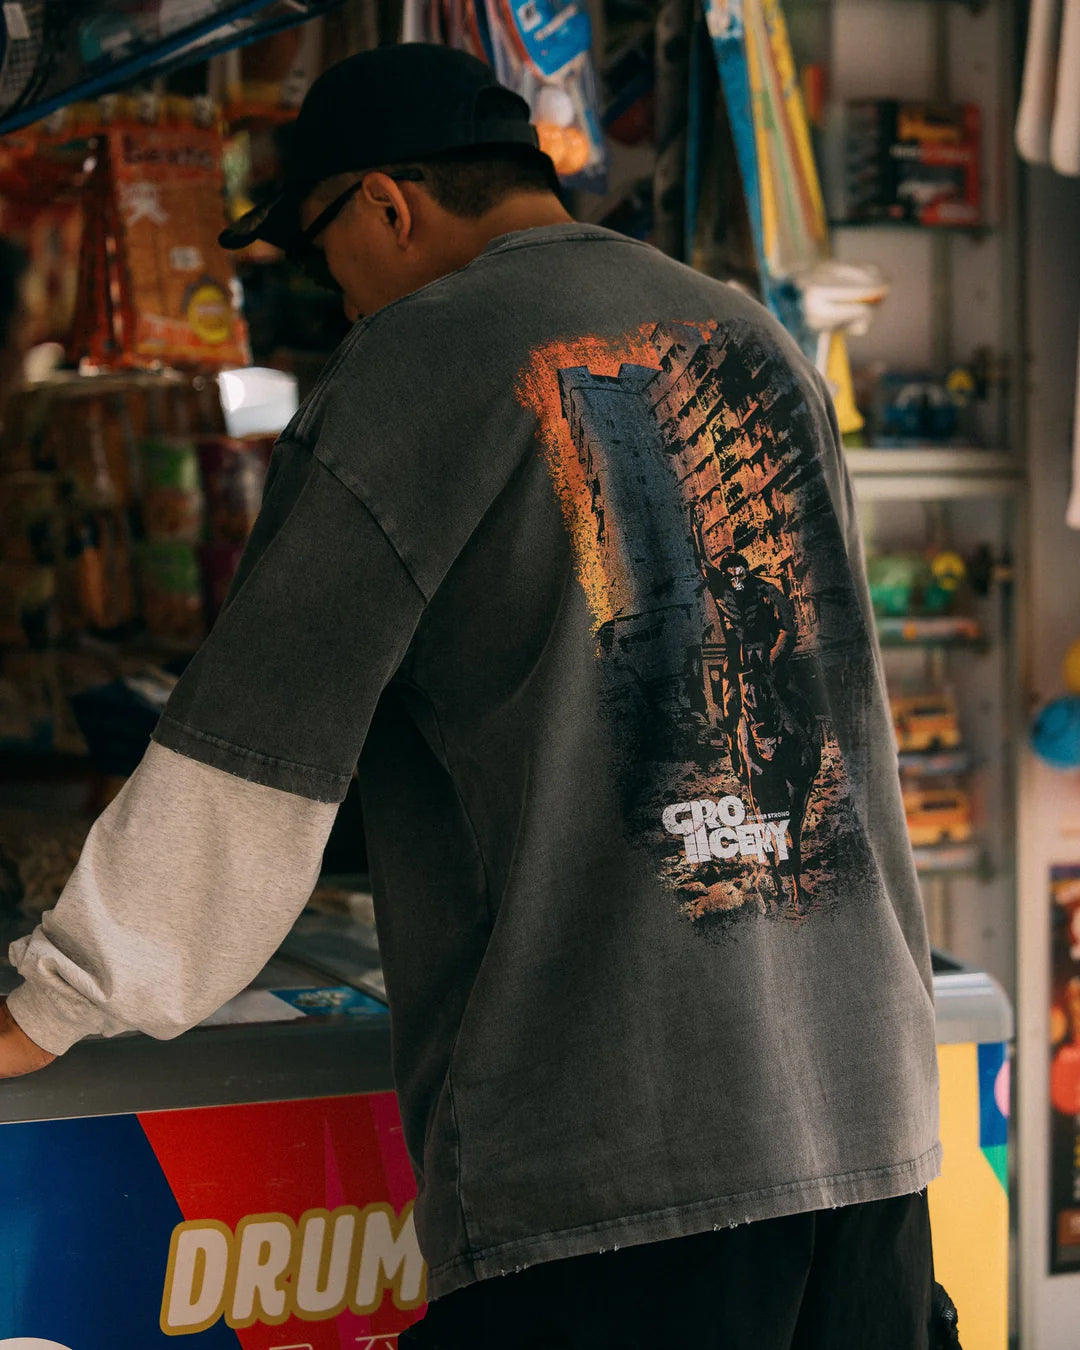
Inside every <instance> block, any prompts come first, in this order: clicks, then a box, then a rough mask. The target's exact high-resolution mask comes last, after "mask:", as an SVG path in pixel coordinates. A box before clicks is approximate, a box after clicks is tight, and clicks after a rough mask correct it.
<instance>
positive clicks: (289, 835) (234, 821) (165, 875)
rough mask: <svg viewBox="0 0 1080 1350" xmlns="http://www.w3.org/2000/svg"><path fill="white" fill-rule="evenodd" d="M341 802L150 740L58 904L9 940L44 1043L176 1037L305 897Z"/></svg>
mask: <svg viewBox="0 0 1080 1350" xmlns="http://www.w3.org/2000/svg"><path fill="white" fill-rule="evenodd" d="M336 814H337V808H336V807H335V806H331V805H328V804H326V803H322V802H314V801H309V800H307V799H306V798H304V797H300V796H296V795H295V794H293V793H290V792H282V791H280V790H279V789H277V788H271V787H261V786H259V785H258V784H255V783H249V782H245V781H244V780H243V779H242V778H237V777H236V776H234V775H233V774H228V773H223V772H222V771H221V770H220V769H215V768H212V767H210V766H209V765H207V764H202V763H200V762H198V761H197V760H194V759H190V758H188V757H187V756H184V755H178V754H176V753H175V752H174V751H172V750H166V749H165V748H164V747H163V746H160V745H153V744H152V745H150V747H149V748H148V750H147V752H146V754H145V756H144V757H143V759H142V762H141V763H140V764H139V766H138V768H137V769H136V770H135V772H134V774H132V776H131V778H129V779H128V781H127V782H126V783H125V784H124V786H123V788H122V789H121V791H120V793H119V795H118V796H117V797H116V798H115V800H114V801H113V802H112V803H110V805H109V806H108V807H107V808H106V810H105V811H104V812H103V813H102V815H101V816H100V817H99V818H98V819H97V821H95V823H94V827H93V829H92V830H91V831H90V835H89V837H88V839H87V841H86V845H85V847H84V848H83V851H82V854H81V856H80V858H79V862H78V866H77V867H76V868H75V871H74V873H73V874H72V876H71V879H70V880H69V881H68V884H67V886H65V888H64V892H63V894H62V895H61V896H60V899H59V901H58V902H57V904H56V907H55V908H54V909H52V910H50V911H49V912H48V913H47V914H46V915H45V916H44V918H43V920H42V922H41V924H40V925H39V926H38V927H37V928H36V929H35V930H34V932H33V933H32V934H31V935H30V936H29V937H25V938H21V939H20V940H19V941H18V942H15V943H13V944H12V946H11V951H10V955H11V961H12V964H13V965H14V966H15V967H16V969H17V970H18V972H19V974H20V975H21V976H22V977H23V979H24V980H25V983H24V984H22V985H20V986H19V987H18V988H17V989H16V990H15V991H14V992H13V993H12V994H11V997H10V998H9V999H8V1005H9V1007H10V1009H11V1013H12V1015H13V1017H14V1018H15V1020H16V1021H17V1022H18V1023H19V1025H20V1026H21V1027H22V1029H23V1030H24V1031H25V1032H26V1034H27V1035H28V1036H29V1037H30V1039H31V1040H33V1041H35V1042H36V1043H37V1044H38V1045H40V1046H41V1047H42V1048H43V1049H45V1050H48V1051H50V1052H51V1053H52V1054H54V1055H59V1054H63V1052H64V1051H65V1050H67V1049H68V1048H69V1047H70V1046H71V1045H72V1044H73V1043H74V1042H75V1041H77V1040H79V1038H80V1037H82V1036H86V1035H90V1034H98V1035H105V1036H113V1035H116V1034H117V1033H119V1032H122V1031H131V1030H133V1029H138V1030H140V1031H146V1032H149V1034H150V1035H152V1036H159V1037H171V1036H178V1035H179V1034H180V1033H181V1032H182V1031H186V1030H187V1029H188V1028H189V1027H192V1026H194V1025H195V1024H196V1023H197V1022H201V1021H202V1019H203V1018H204V1017H207V1016H209V1014H210V1013H212V1012H213V1011H214V1010H215V1009H216V1008H218V1007H220V1006H221V1004H223V1003H225V1002H226V1001H227V1000H228V999H230V998H232V996H233V995H234V994H236V993H238V992H239V991H240V990H241V989H243V988H244V986H245V985H246V984H248V983H249V982H250V981H251V979H252V978H253V976H254V975H256V974H257V973H258V971H259V970H260V969H261V968H262V966H263V965H265V963H266V962H267V961H268V960H269V959H270V957H271V956H272V955H273V954H274V952H275V951H276V950H277V949H278V947H279V946H280V945H281V941H282V939H283V938H284V937H285V935H286V933H288V931H289V929H290V928H291V927H292V925H293V923H294V921H295V919H296V916H297V914H299V912H300V911H301V910H302V909H303V907H304V905H305V904H306V903H307V900H308V897H309V896H310V895H311V891H312V888H313V887H314V885H315V881H316V879H317V877H318V872H319V863H320V861H321V860H322V853H323V849H324V848H325V847H326V840H327V838H328V836H329V834H330V828H331V826H332V825H333V823H334V817H335V816H336Z"/></svg>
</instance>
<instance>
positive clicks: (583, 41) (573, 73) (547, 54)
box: [474, 0, 608, 192]
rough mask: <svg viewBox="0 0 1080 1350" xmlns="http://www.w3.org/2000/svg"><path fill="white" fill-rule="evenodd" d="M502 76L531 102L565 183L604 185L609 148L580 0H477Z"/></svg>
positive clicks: (587, 186)
mask: <svg viewBox="0 0 1080 1350" xmlns="http://www.w3.org/2000/svg"><path fill="white" fill-rule="evenodd" d="M474 2H475V4H476V7H477V11H478V12H479V11H480V10H481V9H482V10H483V20H484V21H486V22H482V24H481V26H482V27H486V29H487V36H488V38H489V41H490V45H491V49H492V64H493V65H494V67H495V72H496V74H497V75H498V77H499V79H500V81H501V82H502V83H503V84H505V85H507V86H508V87H509V88H511V89H514V90H516V91H517V92H518V93H519V94H521V96H522V97H523V98H524V99H525V100H526V101H527V102H528V104H529V107H530V108H531V109H532V114H533V121H534V123H535V125H536V129H537V132H538V134H539V137H540V148H541V149H542V150H543V151H544V152H545V153H546V154H547V155H550V157H551V160H552V162H553V163H554V165H555V169H556V172H557V173H558V175H559V177H560V179H562V181H563V182H564V183H565V184H566V186H568V187H573V188H581V189H584V190H586V191H589V192H603V191H604V190H605V188H606V181H607V167H608V162H607V148H606V145H605V140H604V133H603V128H602V126H601V122H600V112H599V109H600V92H599V87H598V83H597V79H596V71H595V69H594V67H593V61H592V24H591V22H590V20H589V15H588V11H587V10H586V9H585V8H584V5H583V4H581V3H578V2H577V0H571V3H569V4H564V3H561V0H523V2H522V3H515V0H474Z"/></svg>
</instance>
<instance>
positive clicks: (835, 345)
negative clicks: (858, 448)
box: [825, 333, 866, 436]
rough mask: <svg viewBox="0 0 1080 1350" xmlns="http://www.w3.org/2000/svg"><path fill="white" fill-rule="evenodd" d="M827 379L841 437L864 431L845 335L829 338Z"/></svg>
mask: <svg viewBox="0 0 1080 1350" xmlns="http://www.w3.org/2000/svg"><path fill="white" fill-rule="evenodd" d="M825 378H826V380H827V381H828V384H829V388H830V389H831V390H832V395H833V404H834V406H835V408H836V420H837V423H838V424H839V427H840V434H841V436H850V435H851V434H852V433H853V432H856V431H862V429H863V427H864V426H865V425H866V422H865V421H864V420H863V416H862V414H861V413H860V412H859V410H858V408H857V407H856V406H855V385H854V383H853V382H852V379H851V361H850V360H849V359H848V349H847V340H846V338H845V337H844V335H843V333H832V334H830V336H829V356H828V361H827V364H826V368H825Z"/></svg>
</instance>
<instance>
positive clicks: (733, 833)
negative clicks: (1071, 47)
mask: <svg viewBox="0 0 1080 1350" xmlns="http://www.w3.org/2000/svg"><path fill="white" fill-rule="evenodd" d="M518 397H519V399H520V401H521V402H522V404H524V405H525V406H526V407H527V408H529V409H530V410H531V411H532V412H533V413H534V414H535V415H536V418H537V422H538V427H539V438H540V441H541V445H542V447H543V453H544V455H545V458H546V461H547V465H548V468H549V471H550V474H551V479H552V484H553V487H554V490H555V493H556V495H557V497H558V499H559V502H560V505H561V508H562V512H563V516H564V519H565V522H566V527H567V530H568V533H569V536H570V539H571V542H572V547H573V553H574V559H575V566H576V570H577V575H578V579H579V581H580V584H581V586H582V589H583V591H584V594H585V597H586V600H587V602H588V606H589V611H590V614H591V616H592V624H593V631H594V632H595V634H596V637H597V657H598V660H599V661H600V663H601V667H602V671H603V678H604V699H605V711H606V714H607V716H608V719H609V721H610V723H611V725H612V726H613V728H614V731H615V737H614V739H615V742H616V744H617V746H618V755H619V760H620V762H619V764H618V766H617V772H618V776H619V781H620V786H621V790H622V792H623V794H624V798H625V805H626V808H627V815H628V818H629V819H630V821H631V825H632V828H633V830H634V833H635V836H636V837H637V838H639V839H646V840H650V841H651V848H652V850H653V852H654V854H655V862H656V867H657V871H658V874H659V876H660V877H661V879H662V880H663V882H664V883H665V885H666V886H667V887H668V888H669V889H671V890H672V891H674V892H675V893H676V894H677V896H678V897H679V900H680V902H681V908H682V910H683V912H684V913H685V914H686V915H687V916H688V917H690V918H691V919H693V920H695V921H702V922H706V923H708V924H711V925H712V926H713V927H714V928H715V927H716V925H717V924H718V923H720V922H721V921H722V922H723V924H724V925H726V926H727V927H729V926H730V921H731V920H733V919H735V918H746V917H750V916H752V915H754V914H758V915H761V916H765V917H773V918H779V917H785V918H791V919H795V920H802V919H803V918H804V917H805V916H807V915H809V914H811V913H812V912H814V911H815V909H817V908H821V907H823V906H824V905H826V904H827V903H828V900H827V897H828V895H829V890H830V888H829V886H828V885H827V877H828V875H829V874H831V873H832V872H833V871H834V870H835V868H836V867H837V865H838V864H839V862H840V855H839V852H838V850H839V851H843V850H844V849H845V848H847V847H849V846H852V847H854V846H855V845H854V842H853V841H854V840H855V837H856V835H858V830H857V829H856V822H855V819H854V813H853V810H852V807H851V802H850V792H849V790H848V785H847V781H846V775H845V771H844V765H843V762H842V758H841V756H840V755H839V753H838V747H837V745H836V742H835V739H834V738H833V737H832V735H831V729H830V725H829V717H828V713H827V710H824V709H822V708H820V707H815V697H814V696H815V689H816V686H818V685H820V684H822V683H823V681H821V680H820V678H819V677H820V674H821V670H822V666H823V665H824V664H829V665H832V666H835V664H836V663H837V662H838V661H841V662H842V660H843V659H844V655H845V649H849V648H850V646H851V638H852V632H853V630H852V627H851V615H852V613H853V611H856V609H857V607H856V606H855V602H854V595H853V589H852V586H851V579H850V573H849V571H848V569H847V567H846V563H845V559H844V553H843V540H842V537H841V536H840V534H839V530H838V528H837V526H836V521H835V515H834V514H833V513H832V511H831V509H830V507H829V499H828V491H827V488H826V485H825V482H824V477H823V473H822V469H821V465H820V462H819V460H818V458H817V455H816V451H815V449H814V439H813V435H812V432H811V429H810V426H809V421H808V416H809V414H808V410H807V407H806V401H805V397H804V395H803V392H802V389H801V388H800V386H799V384H798V382H797V380H796V379H795V377H794V376H793V375H792V374H791V372H790V370H789V369H788V368H787V367H786V366H785V364H784V363H783V362H781V361H779V360H777V359H775V357H774V355H773V354H772V353H770V352H769V351H767V350H765V349H764V348H763V347H762V346H761V345H760V339H757V338H755V337H754V335H753V334H751V333H750V332H749V330H747V331H746V332H741V331H738V329H737V328H728V329H726V330H725V331H724V332H722V333H721V332H719V331H718V330H717V327H716V325H715V324H691V323H682V322H661V323H656V324H652V325H647V326H645V327H643V328H641V329H638V330H637V331H635V332H632V333H629V334H626V335H623V336H620V337H614V338H611V337H595V336H586V337H580V338H577V339H573V340H567V341H563V342H558V343H554V344H551V345H549V346H546V347H544V348H542V349H540V350H538V351H536V352H534V353H533V355H532V360H531V362H530V364H529V366H528V367H527V368H526V369H525V370H524V371H522V373H521V377H520V380H519V385H518ZM830 678H831V676H830ZM849 836H850V837H849ZM860 837H861V836H860Z"/></svg>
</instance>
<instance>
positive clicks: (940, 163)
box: [844, 99, 982, 227]
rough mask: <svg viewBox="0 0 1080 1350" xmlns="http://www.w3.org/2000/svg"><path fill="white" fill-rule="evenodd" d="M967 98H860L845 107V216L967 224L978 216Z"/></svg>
mask: <svg viewBox="0 0 1080 1350" xmlns="http://www.w3.org/2000/svg"><path fill="white" fill-rule="evenodd" d="M979 125H980V118H979V109H978V108H977V107H976V106H975V105H974V104H973V103H964V104H951V103H898V102H896V101H894V100H891V99H884V100H870V99H862V100H859V101H857V102H853V103H849V104H848V105H847V107H846V110H845V137H844V211H845V216H846V218H847V219H848V220H900V221H908V222H911V223H913V224H918V225H939V226H942V225H944V226H950V225H951V226H969V227H970V226H973V225H978V224H979V223H980V221H981V218H982V203H981V192H980V183H979Z"/></svg>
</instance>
